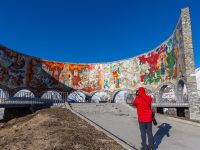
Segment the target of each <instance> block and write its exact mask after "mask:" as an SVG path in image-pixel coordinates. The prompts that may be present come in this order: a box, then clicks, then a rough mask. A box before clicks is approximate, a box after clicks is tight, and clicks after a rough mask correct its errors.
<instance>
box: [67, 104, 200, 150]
mask: <svg viewBox="0 0 200 150" xmlns="http://www.w3.org/2000/svg"><path fill="white" fill-rule="evenodd" d="M71 106H72V109H73V110H74V111H76V112H78V113H80V114H81V115H83V116H85V117H86V118H88V119H89V120H91V121H93V122H95V123H96V124H97V125H99V126H101V127H102V128H104V129H105V130H107V131H109V132H110V133H111V134H113V135H115V136H117V137H118V138H120V139H121V140H123V141H125V142H126V143H127V144H128V145H130V146H132V147H135V148H136V149H139V147H140V132H139V128H138V122H137V115H136V110H135V109H134V108H132V107H130V106H128V105H126V104H101V103H99V104H94V103H93V104H92V103H90V104H72V105H71ZM156 118H157V121H158V123H159V124H158V126H153V134H154V140H155V141H156V143H155V145H157V149H158V150H199V149H200V126H196V125H191V124H188V123H185V121H183V122H180V121H175V120H176V119H170V117H167V116H162V115H157V116H156ZM130 149H134V148H130Z"/></svg>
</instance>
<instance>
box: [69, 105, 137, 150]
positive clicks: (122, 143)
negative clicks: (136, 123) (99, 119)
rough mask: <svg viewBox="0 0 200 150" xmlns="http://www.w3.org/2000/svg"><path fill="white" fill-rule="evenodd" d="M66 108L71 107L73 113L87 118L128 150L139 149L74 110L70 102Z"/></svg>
mask: <svg viewBox="0 0 200 150" xmlns="http://www.w3.org/2000/svg"><path fill="white" fill-rule="evenodd" d="M65 106H66V108H67V109H69V110H70V111H71V112H72V113H74V114H75V115H77V116H79V117H80V118H81V119H83V120H85V121H86V122H88V123H89V124H90V125H92V126H94V127H95V128H96V129H97V130H99V131H102V132H103V133H105V134H106V135H107V136H108V137H110V138H112V139H113V140H114V141H116V142H117V143H118V144H120V145H121V146H122V147H124V148H125V149H127V150H137V148H135V147H133V146H131V145H130V144H128V143H127V142H126V141H124V140H122V139H120V138H119V137H117V136H116V135H114V134H112V133H111V132H109V131H107V130H106V129H104V128H103V127H101V126H100V125H98V124H96V123H95V122H93V121H92V120H90V119H88V118H87V117H85V116H83V115H82V114H80V113H78V112H76V111H74V110H73V109H72V108H71V107H70V105H69V104H68V103H66V104H65Z"/></svg>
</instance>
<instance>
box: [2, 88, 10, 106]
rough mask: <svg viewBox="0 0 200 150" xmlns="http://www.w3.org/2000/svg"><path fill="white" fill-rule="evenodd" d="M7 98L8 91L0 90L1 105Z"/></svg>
mask: <svg viewBox="0 0 200 150" xmlns="http://www.w3.org/2000/svg"><path fill="white" fill-rule="evenodd" d="M8 98H9V94H8V91H5V90H3V89H0V103H2V102H3V101H5V100H6V99H8Z"/></svg>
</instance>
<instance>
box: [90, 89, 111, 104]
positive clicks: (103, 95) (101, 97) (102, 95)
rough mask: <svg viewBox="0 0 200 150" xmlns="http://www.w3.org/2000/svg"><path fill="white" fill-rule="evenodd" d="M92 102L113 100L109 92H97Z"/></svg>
mask: <svg viewBox="0 0 200 150" xmlns="http://www.w3.org/2000/svg"><path fill="white" fill-rule="evenodd" d="M91 102H92V103H108V102H111V96H110V94H108V93H107V92H104V91H103V92H96V93H95V94H94V95H93V96H92V98H91Z"/></svg>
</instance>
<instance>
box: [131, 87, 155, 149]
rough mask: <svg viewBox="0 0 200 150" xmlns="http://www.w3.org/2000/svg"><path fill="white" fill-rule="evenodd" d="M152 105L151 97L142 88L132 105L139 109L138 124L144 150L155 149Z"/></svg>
mask: <svg viewBox="0 0 200 150" xmlns="http://www.w3.org/2000/svg"><path fill="white" fill-rule="evenodd" d="M151 103H152V98H151V96H148V95H146V91H145V89H144V88H143V87H140V88H139V89H138V90H137V92H136V97H135V99H134V101H133V102H132V105H133V106H135V107H136V108H137V114H138V122H139V127H140V133H141V139H142V143H141V144H142V148H141V149H142V150H148V149H153V134H152V110H151ZM146 134H147V136H148V144H149V145H148V146H147V143H146Z"/></svg>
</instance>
